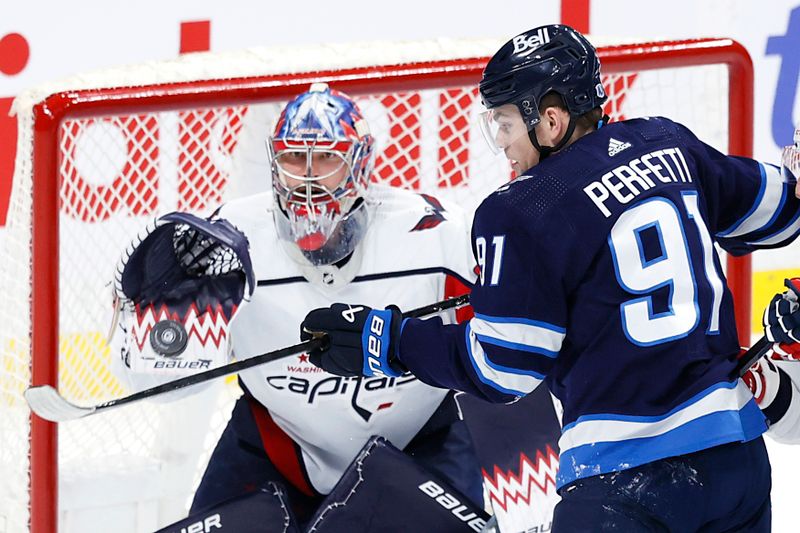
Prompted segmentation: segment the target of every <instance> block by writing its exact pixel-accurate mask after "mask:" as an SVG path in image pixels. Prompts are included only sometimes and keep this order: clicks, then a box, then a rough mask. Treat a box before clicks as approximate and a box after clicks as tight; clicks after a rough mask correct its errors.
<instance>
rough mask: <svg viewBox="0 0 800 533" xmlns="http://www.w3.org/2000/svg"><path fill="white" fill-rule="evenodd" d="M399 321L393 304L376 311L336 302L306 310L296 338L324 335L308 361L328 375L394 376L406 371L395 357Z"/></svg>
mask: <svg viewBox="0 0 800 533" xmlns="http://www.w3.org/2000/svg"><path fill="white" fill-rule="evenodd" d="M402 322H403V315H402V314H401V313H400V309H398V308H397V306H394V305H390V306H389V307H387V308H386V309H385V310H384V311H380V310H376V309H372V308H370V307H367V306H366V305H348V304H339V303H337V304H333V305H332V306H330V307H323V308H321V309H314V310H313V311H311V312H310V313H308V315H307V316H306V318H305V320H303V324H302V325H301V326H300V338H301V339H302V340H304V341H307V340H310V339H312V338H314V337H316V336H318V335H321V334H326V335H327V336H328V342H327V343H325V344H324V345H323V346H322V348H320V349H318V350H314V351H312V352H311V353H309V360H310V361H311V362H312V363H314V364H315V365H316V366H318V367H319V368H321V369H323V370H325V371H326V372H330V373H331V374H335V375H337V376H362V375H363V376H367V377H371V376H389V377H398V376H400V375H402V374H403V373H404V372H406V371H407V370H406V368H405V367H404V366H403V364H402V363H401V362H400V361H399V360H398V359H397V349H398V343H399V342H400V329H401V326H402Z"/></svg>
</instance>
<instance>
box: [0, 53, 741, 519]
mask: <svg viewBox="0 0 800 533" xmlns="http://www.w3.org/2000/svg"><path fill="white" fill-rule="evenodd" d="M500 44H502V42H501V41H499V40H498V41H493V40H487V41H458V40H437V41H427V42H413V43H366V44H349V45H330V46H324V47H306V48H297V47H292V48H288V47H287V48H270V49H256V50H248V51H243V52H238V53H226V54H192V55H188V56H183V57H181V58H179V59H177V60H174V61H168V62H162V63H150V64H145V65H139V66H132V67H121V68H117V69H113V70H110V71H104V72H99V73H94V74H90V75H85V76H80V77H76V78H73V79H69V80H65V81H63V82H59V83H52V84H47V85H45V86H42V87H38V88H36V89H33V90H31V91H28V92H26V93H25V94H23V95H22V96H20V97H19V98H18V99H17V101H16V102H15V105H14V110H15V111H16V113H17V117H18V121H19V128H20V131H19V139H18V155H17V160H16V166H15V173H14V183H13V192H12V197H11V208H10V211H9V215H8V221H7V224H6V226H5V227H4V228H0V257H2V258H3V259H2V264H1V265H0V294H2V297H3V299H4V300H5V304H4V305H3V306H0V412H1V413H2V415H0V434H2V435H3V446H1V447H0V531H2V532H7V533H12V532H13V533H18V532H26V533H27V532H29V531H33V532H34V533H50V532H52V531H55V530H56V527H58V530H59V531H62V532H64V531H80V532H84V533H86V532H93V531H108V530H109V527H113V530H114V531H118V532H124V531H131V532H133V531H152V530H154V529H157V528H158V527H163V526H165V525H166V524H168V523H171V522H172V521H175V520H177V519H178V518H181V517H182V516H183V515H184V514H185V513H186V510H187V506H188V503H189V501H190V498H191V495H192V492H193V490H194V488H195V487H196V486H197V483H198V482H199V479H200V475H201V473H202V472H203V470H204V468H205V462H206V461H207V460H208V457H209V455H210V452H211V450H212V449H213V446H214V445H215V442H216V438H217V437H218V436H219V434H220V433H221V431H222V428H223V427H224V425H225V423H226V421H227V416H228V414H229V410H230V408H231V406H232V402H233V401H234V400H235V398H236V397H237V395H238V394H240V391H239V390H238V387H237V385H236V382H235V380H230V379H229V380H220V381H219V382H218V383H216V384H214V385H213V386H212V387H210V388H208V389H207V390H205V391H203V392H202V393H199V394H197V395H194V396H191V397H188V398H185V399H181V400H178V401H175V402H170V403H166V402H162V403H156V402H139V403H137V404H132V405H130V406H126V407H124V408H120V409H117V410H114V411H111V412H108V413H106V414H103V415H98V416H95V417H89V418H87V419H83V420H77V421H73V422H69V423H64V424H61V425H60V426H58V427H57V426H56V425H54V424H50V423H47V422H44V421H42V420H40V419H38V418H37V417H35V416H33V417H32V416H31V415H30V412H29V410H28V409H27V406H26V404H25V402H24V399H23V396H22V393H23V391H24V390H25V388H26V387H28V386H30V385H31V383H33V384H37V385H39V384H45V383H49V384H52V385H55V386H57V388H58V389H59V391H60V392H61V394H62V395H63V396H65V397H66V398H67V399H69V400H70V401H72V402H74V403H77V404H81V405H93V404H96V403H99V402H102V401H106V400H109V399H113V398H117V397H120V396H122V395H126V394H129V393H130V392H131V391H129V390H126V388H125V386H124V385H123V384H122V383H121V382H120V381H118V380H117V379H116V377H115V376H114V375H113V374H112V373H111V372H110V371H109V361H110V357H111V354H110V352H109V349H108V346H107V344H106V333H107V331H108V328H109V325H110V318H111V297H110V293H111V289H110V287H109V285H108V283H109V281H110V280H111V279H112V270H113V266H114V263H115V261H116V260H117V258H118V257H119V253H120V251H121V249H122V247H123V246H124V245H125V244H126V243H127V242H129V240H130V237H131V235H132V234H133V233H134V232H135V231H136V230H137V229H139V228H141V227H142V226H144V225H145V224H146V223H147V222H148V221H149V220H151V219H152V218H153V217H154V216H157V215H159V214H163V213H166V212H169V211H173V210H185V211H191V212H195V213H199V214H208V213H209V212H210V211H211V210H213V209H214V208H215V207H216V206H218V205H219V204H220V203H222V202H225V201H227V200H229V199H232V198H234V197H237V196H240V195H244V194H249V193H252V192H256V191H261V190H265V189H267V188H268V187H269V184H270V182H269V180H270V175H269V169H268V165H267V161H266V155H267V153H266V149H265V145H264V141H265V138H266V135H267V132H268V131H269V127H270V124H271V122H272V120H273V119H274V117H275V116H276V113H277V112H278V111H279V109H280V107H281V105H282V104H283V103H285V102H286V101H287V100H288V99H289V98H291V97H293V96H294V95H296V94H297V93H298V92H300V91H303V90H306V89H307V88H308V86H309V84H310V83H311V82H316V81H326V82H328V83H329V84H330V85H331V86H333V87H334V88H337V89H340V90H342V91H344V92H346V93H348V94H350V95H351V96H354V97H355V98H356V99H357V101H358V102H359V104H360V105H361V107H362V109H363V111H364V113H365V115H366V118H367V120H368V122H369V123H370V125H371V128H372V130H373V132H374V134H375V136H376V138H377V141H378V144H379V150H378V157H377V161H376V169H375V172H374V177H373V179H374V180H375V181H378V182H384V183H388V184H391V185H393V186H398V187H406V188H410V189H414V190H418V191H421V192H423V191H424V192H427V193H432V194H435V195H437V196H440V197H447V198H449V199H451V200H453V201H456V202H458V203H460V204H462V205H464V206H465V207H467V208H469V209H472V208H474V207H475V206H476V205H477V204H478V203H479V202H480V200H481V199H482V198H483V197H484V196H485V195H487V194H488V193H489V192H491V191H492V190H493V189H494V188H496V187H497V186H499V185H500V184H502V183H503V182H505V181H507V180H508V179H510V178H511V170H510V167H509V165H508V163H507V162H506V161H505V160H504V159H503V158H502V157H496V156H493V155H492V154H491V152H490V151H489V150H488V148H486V147H485V146H484V144H485V143H484V141H483V139H482V138H481V134H480V132H479V129H478V128H477V127H476V123H477V122H476V116H477V113H478V105H477V102H478V100H477V90H476V85H477V82H478V81H479V79H480V75H481V71H482V68H483V66H484V64H485V62H486V60H487V58H488V57H489V56H491V54H492V53H493V52H494V51H495V50H496V49H497V48H498V47H499V46H500ZM599 54H600V58H601V61H602V64H603V69H604V72H605V76H604V78H603V83H604V85H605V87H606V91H607V93H608V94H609V96H610V99H609V102H608V104H607V109H606V110H607V113H608V114H609V115H610V116H611V118H612V119H613V120H619V119H623V118H625V117H632V116H642V115H665V116H669V117H670V118H673V119H675V120H677V121H679V122H682V123H684V124H686V125H687V126H689V127H690V128H691V129H693V130H694V131H695V132H696V133H697V134H698V136H699V137H700V138H702V139H704V140H706V141H707V142H709V143H710V144H712V145H714V146H716V147H717V148H719V149H721V150H723V151H726V152H729V153H735V154H739V155H749V152H750V151H751V143H752V67H751V64H750V59H749V57H748V56H747V53H746V52H745V51H744V49H743V48H742V47H741V46H740V45H738V44H737V43H735V42H732V41H730V40H727V39H705V40H693V41H672V42H662V43H637V44H628V45H608V46H605V45H603V46H600V47H599ZM727 273H728V277H729V279H730V280H731V282H732V284H733V289H734V293H735V296H736V297H737V309H738V313H739V324H740V325H741V326H743V327H745V328H746V327H747V325H748V323H749V321H748V320H747V319H746V317H747V316H748V314H749V310H750V304H749V299H748V295H749V285H748V284H749V266H748V263H747V262H746V261H744V262H736V261H734V262H731V261H729V262H728V265H727ZM743 317H744V319H743ZM742 338H745V339H749V331H743V332H742ZM109 524H113V526H109Z"/></svg>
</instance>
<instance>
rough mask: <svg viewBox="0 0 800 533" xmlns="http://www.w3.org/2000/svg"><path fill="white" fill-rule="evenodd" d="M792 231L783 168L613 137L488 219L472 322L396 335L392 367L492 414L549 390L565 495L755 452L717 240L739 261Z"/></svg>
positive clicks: (617, 130) (655, 130) (653, 139)
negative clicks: (640, 472) (647, 470)
mask: <svg viewBox="0 0 800 533" xmlns="http://www.w3.org/2000/svg"><path fill="white" fill-rule="evenodd" d="M799 230H800V207H799V204H798V200H797V199H796V198H795V197H794V194H793V191H792V185H789V184H785V183H784V182H783V180H782V178H781V174H780V170H779V169H778V168H777V167H774V166H771V165H763V164H761V163H759V162H757V161H754V160H751V159H746V158H738V157H729V156H725V155H723V154H721V153H719V152H718V151H716V150H714V149H713V148H711V147H710V146H708V145H706V144H704V143H702V142H701V141H699V140H698V139H697V138H696V137H695V136H694V135H693V134H692V133H691V132H690V131H689V130H688V129H686V128H685V127H683V126H681V125H679V124H676V123H674V122H672V121H670V120H667V119H664V118H649V119H636V120H628V121H624V122H619V123H613V124H610V125H608V126H605V127H603V128H602V129H600V130H598V131H596V132H592V133H590V134H588V135H586V136H584V137H582V138H580V139H579V140H578V141H576V142H574V143H573V144H572V145H570V146H569V147H568V148H566V149H564V150H562V151H561V152H559V153H558V154H556V155H554V156H552V157H550V158H548V159H546V160H545V161H543V162H542V163H541V164H539V165H537V166H536V167H534V168H533V169H531V170H530V171H529V172H528V173H526V174H525V175H523V176H521V177H519V178H518V179H516V180H514V181H513V182H511V183H509V184H507V185H504V186H503V187H501V188H500V189H498V190H497V191H495V192H494V193H492V194H491V195H490V196H489V197H488V198H487V199H486V200H485V201H484V202H483V203H482V204H481V206H480V207H479V208H478V211H477V212H476V215H475V220H474V224H473V251H474V254H475V257H476V259H477V261H478V263H479V265H480V267H481V276H480V282H479V283H478V284H477V285H476V286H475V288H474V289H473V291H472V296H471V302H472V305H473V307H474V310H475V318H474V319H472V320H471V321H470V322H468V323H464V324H461V325H459V326H443V325H442V324H441V322H440V321H439V320H437V319H431V320H427V321H422V320H411V321H407V322H405V324H404V328H403V335H402V337H401V343H400V359H401V360H402V361H403V362H404V363H405V364H406V365H407V366H408V367H409V369H411V371H412V372H414V374H416V375H417V376H418V377H419V378H420V379H421V380H422V381H425V382H427V383H430V384H435V385H439V386H444V387H448V388H453V389H457V390H463V391H466V392H469V393H471V394H476V395H478V396H481V397H483V398H486V399H489V400H491V401H500V402H509V401H514V400H515V399H517V398H519V397H521V396H523V395H525V394H527V393H529V392H530V391H531V390H533V389H534V388H535V387H536V386H537V385H539V383H541V382H542V381H546V382H547V385H548V386H549V387H550V389H551V391H552V392H553V393H554V394H555V395H556V396H557V397H558V398H559V399H560V400H561V402H562V403H563V406H564V418H563V423H564V427H563V430H562V436H561V439H560V441H559V446H560V448H561V467H560V474H559V480H558V484H559V486H563V485H564V484H565V483H569V482H571V481H574V480H575V479H578V478H582V477H586V476H591V475H596V474H602V473H606V472H612V471H618V470H624V469H627V468H630V467H632V466H638V465H641V464H645V463H648V462H651V461H654V460H657V459H661V458H664V457H671V456H675V455H680V454H685V453H690V452H694V451H698V450H702V449H705V448H709V447H712V446H716V445H719V444H723V443H727V442H734V441H747V440H751V439H753V438H755V437H757V436H758V435H760V434H761V433H762V432H763V431H764V430H765V429H766V426H765V422H764V417H763V416H762V414H761V412H760V411H759V410H758V408H757V406H756V405H755V403H754V401H753V398H752V395H751V394H750V392H749V390H748V389H747V387H746V386H744V384H743V383H742V382H740V380H739V379H738V378H737V373H736V356H737V354H738V351H739V344H738V340H737V335H736V326H735V323H734V315H733V300H732V297H731V293H730V291H729V290H728V288H727V285H726V283H725V278H724V275H723V271H722V267H721V264H720V260H719V257H718V255H717V253H716V251H715V249H714V241H716V242H717V243H719V245H720V246H721V247H722V248H724V249H726V250H728V251H730V252H731V253H734V254H739V253H745V252H748V251H750V250H754V249H757V248H767V247H775V246H782V245H785V244H787V243H789V242H790V241H792V240H793V239H794V238H795V237H796V235H797V233H798V231H799Z"/></svg>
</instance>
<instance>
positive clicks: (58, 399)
mask: <svg viewBox="0 0 800 533" xmlns="http://www.w3.org/2000/svg"><path fill="white" fill-rule="evenodd" d="M468 303H469V295H467V294H465V295H463V296H457V297H454V298H448V299H447V300H442V301H441V302H436V303H434V304H430V305H426V306H424V307H420V308H418V309H414V310H411V311H408V312H407V313H403V318H422V317H426V316H428V315H434V314H437V313H441V312H442V311H446V310H448V309H454V308H456V307H461V306H464V305H467V304H468ZM326 342H327V339H326V337H325V336H324V335H323V336H322V337H317V338H314V339H310V340H307V341H305V342H301V343H299V344H295V345H294V346H287V347H286V348H281V349H280V350H275V351H273V352H268V353H265V354H261V355H257V356H255V357H251V358H249V359H244V360H242V361H236V362H234V363H230V364H227V365H223V366H219V367H217V368H213V369H211V370H207V371H205V372H200V373H198V374H193V375H191V376H186V377H184V378H180V379H176V380H175V381H170V382H169V383H164V384H162V385H158V386H157V387H153V388H150V389H146V390H143V391H139V392H137V393H134V394H131V395H129V396H124V397H122V398H117V399H116V400H109V401H107V402H103V403H100V404H97V405H93V406H86V407H82V406H79V405H75V404H73V403H71V402H70V401H68V400H66V399H65V398H64V397H63V396H61V395H60V394H59V393H58V391H57V390H56V389H55V388H53V387H52V386H50V385H39V386H36V387H30V388H29V389H27V390H26V391H25V400H26V401H27V402H28V406H29V407H30V408H31V411H33V412H34V413H36V414H37V415H38V416H39V417H41V418H44V419H45V420H49V421H51V422H66V421H68V420H75V419H78V418H83V417H86V416H89V415H93V414H96V413H99V412H102V411H106V410H108V409H112V408H114V407H120V406H122V405H125V404H128V403H133V402H137V401H139V400H144V399H146V398H152V397H154V396H158V395H160V394H165V393H167V392H172V391H175V390H178V389H183V388H185V387H189V386H190V385H196V384H198V383H204V382H206V381H210V380H212V379H215V378H218V377H222V376H227V375H229V374H234V373H236V372H240V371H242V370H245V369H248V368H251V367H254V366H258V365H262V364H264V363H269V362H270V361H275V360H277V359H281V358H283V357H288V356H290V355H294V354H297V353H301V352H308V351H311V350H315V349H317V348H319V347H321V346H323V345H324V344H325V343H326Z"/></svg>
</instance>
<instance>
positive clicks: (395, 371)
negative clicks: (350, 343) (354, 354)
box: [361, 305, 408, 378]
mask: <svg viewBox="0 0 800 533" xmlns="http://www.w3.org/2000/svg"><path fill="white" fill-rule="evenodd" d="M402 323H403V315H402V313H401V312H400V309H399V308H398V307H397V306H394V305H390V306H389V307H387V308H386V309H384V310H383V311H380V310H376V309H373V310H372V311H370V313H369V315H368V316H367V320H366V323H365V325H364V331H363V334H362V337H361V343H362V349H363V352H364V368H363V370H362V373H363V374H364V375H365V376H367V377H371V376H376V375H378V376H388V377H395V378H396V377H399V376H401V375H403V374H404V373H405V372H407V371H408V369H406V368H405V366H404V365H403V364H402V363H401V362H400V360H399V359H398V357H397V352H398V346H399V344H400V329H401V326H402Z"/></svg>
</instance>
